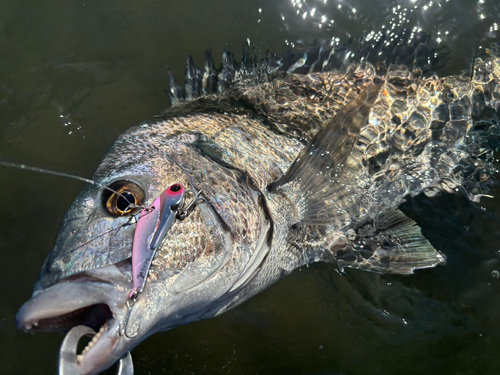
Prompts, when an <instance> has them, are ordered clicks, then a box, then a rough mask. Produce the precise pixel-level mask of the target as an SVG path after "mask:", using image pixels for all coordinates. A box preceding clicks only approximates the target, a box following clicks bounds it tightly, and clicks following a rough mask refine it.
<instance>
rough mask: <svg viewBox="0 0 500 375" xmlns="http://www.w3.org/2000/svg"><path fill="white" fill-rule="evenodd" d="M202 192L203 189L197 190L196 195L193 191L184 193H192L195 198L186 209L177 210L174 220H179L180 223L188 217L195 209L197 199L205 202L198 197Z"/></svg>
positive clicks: (202, 198)
mask: <svg viewBox="0 0 500 375" xmlns="http://www.w3.org/2000/svg"><path fill="white" fill-rule="evenodd" d="M202 192H203V189H200V190H198V193H196V194H195V192H194V191H193V190H188V191H186V193H193V194H195V196H194V198H193V200H192V201H191V202H190V203H189V204H188V206H187V207H186V208H184V207H183V208H181V209H179V210H177V215H176V216H175V218H176V219H178V220H181V221H182V220H184V219H185V218H186V217H188V216H189V214H190V213H191V212H193V210H194V209H195V207H196V203H197V202H198V199H201V200H203V201H205V198H204V197H200V195H201V193H202Z"/></svg>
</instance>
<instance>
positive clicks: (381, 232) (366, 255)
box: [335, 210, 445, 274]
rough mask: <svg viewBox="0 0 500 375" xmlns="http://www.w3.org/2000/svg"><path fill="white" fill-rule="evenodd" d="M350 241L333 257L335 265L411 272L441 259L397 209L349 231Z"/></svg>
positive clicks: (417, 228) (410, 221)
mask: <svg viewBox="0 0 500 375" xmlns="http://www.w3.org/2000/svg"><path fill="white" fill-rule="evenodd" d="M351 236H352V237H354V236H355V238H352V239H351V244H350V246H348V247H347V248H345V249H342V250H340V251H338V252H337V253H336V254H335V256H336V258H337V263H338V264H339V267H340V268H341V269H343V268H344V267H350V268H359V269H362V270H366V271H372V272H377V273H393V274H411V273H413V271H414V270H416V269H421V268H429V267H434V266H436V265H438V264H440V263H444V261H445V259H444V257H443V255H441V254H440V253H439V252H438V251H436V250H435V249H434V248H433V247H432V245H431V244H430V242H429V241H428V240H427V239H426V238H425V237H424V236H423V235H422V233H421V231H420V227H419V226H418V225H417V223H415V221H413V220H412V219H410V218H409V217H407V216H406V215H405V214H404V213H402V212H401V211H400V210H390V211H387V212H384V213H383V214H382V215H380V216H379V217H377V218H376V219H375V220H374V221H373V222H370V223H366V224H365V225H363V226H360V227H358V228H357V229H356V230H355V233H354V232H353V233H352V234H351Z"/></svg>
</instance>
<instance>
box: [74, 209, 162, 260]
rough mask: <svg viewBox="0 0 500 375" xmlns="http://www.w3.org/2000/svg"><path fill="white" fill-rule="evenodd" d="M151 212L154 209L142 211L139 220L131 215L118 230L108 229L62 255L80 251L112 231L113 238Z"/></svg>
mask: <svg viewBox="0 0 500 375" xmlns="http://www.w3.org/2000/svg"><path fill="white" fill-rule="evenodd" d="M153 211H154V209H149V210H148V209H144V210H142V211H141V213H140V214H139V218H136V217H135V215H133V216H131V217H129V219H128V221H127V222H126V223H123V224H122V225H120V226H119V227H118V228H113V229H110V230H108V231H106V232H104V233H101V234H100V235H98V236H95V237H93V238H91V239H90V240H88V241H87V242H85V243H83V244H81V245H80V246H77V247H75V248H73V249H71V250H69V251H68V252H66V253H64V254H65V255H66V254H70V253H72V252H74V251H76V250H78V249H80V248H82V247H84V246H85V245H88V244H89V243H91V242H92V241H95V240H96V239H98V238H100V237H102V236H105V235H106V234H109V233H111V232H113V231H116V233H115V234H113V236H116V235H117V234H118V232H119V231H120V229H122V228H124V227H127V226H129V225H134V224H137V221H138V220H139V219H140V218H142V217H144V216H147V215H149V214H151V213H152V212H153ZM134 219H135V223H133V222H132V220H134Z"/></svg>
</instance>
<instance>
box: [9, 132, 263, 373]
mask: <svg viewBox="0 0 500 375" xmlns="http://www.w3.org/2000/svg"><path fill="white" fill-rule="evenodd" d="M138 129H139V130H140V129H141V128H140V127H139V128H138ZM145 138H148V139H147V140H146V139H144V140H143V141H142V142H141V137H138V136H137V135H135V134H134V132H130V131H129V132H128V133H125V134H124V135H122V136H121V137H120V138H119V139H118V140H117V142H116V143H115V145H114V146H113V147H112V148H111V150H110V152H109V153H108V154H107V155H106V157H105V158H104V159H103V161H102V163H101V164H100V166H99V167H98V169H97V171H96V173H95V174H94V176H93V180H94V181H95V182H96V184H90V185H88V186H87V187H86V188H85V189H84V190H83V191H82V192H81V193H80V195H79V196H78V197H77V198H76V199H75V201H74V203H73V204H72V206H71V207H70V208H69V210H68V212H67V213H66V215H65V216H64V218H63V220H62V224H61V227H60V230H59V233H58V236H57V239H56V242H55V245H54V248H53V250H52V252H51V253H50V254H49V256H48V257H47V259H46V261H45V263H44V265H43V267H42V270H41V272H40V275H39V279H38V281H37V283H36V285H35V288H34V293H33V296H32V298H31V299H30V300H29V301H27V302H26V303H25V304H24V305H23V306H22V307H21V309H20V310H19V312H18V314H17V317H16V322H17V325H18V327H19V328H20V329H23V330H25V331H30V332H36V331H54V330H56V331H57V330H62V331H64V330H68V329H70V328H72V327H74V326H76V325H81V324H84V325H87V326H90V327H92V328H93V329H94V330H96V331H98V334H97V335H96V336H95V337H94V338H93V340H92V342H91V343H90V344H89V346H87V348H85V349H84V351H83V352H82V354H81V355H80V356H79V357H78V366H79V370H80V373H81V374H96V373H99V372H101V371H103V370H104V369H106V368H108V367H110V366H111V365H112V364H113V363H115V362H116V361H117V360H118V359H119V358H120V357H121V356H123V355H124V354H125V353H127V351H129V350H131V349H132V348H134V347H135V346H136V345H137V344H139V343H140V342H141V341H142V340H144V339H145V338H147V337H148V336H150V335H151V334H153V333H155V332H157V331H160V330H167V329H171V328H173V327H175V326H178V325H182V324H185V323H189V322H192V321H196V320H200V319H203V318H207V317H212V316H214V315H216V314H217V312H218V311H220V310H221V309H222V308H224V307H225V306H227V305H228V304H229V303H230V302H231V301H232V300H233V299H234V298H235V296H236V295H237V293H239V291H240V290H241V286H242V285H243V284H244V283H242V281H241V277H242V275H247V276H248V275H249V274H251V272H250V273H249V272H248V270H247V269H246V268H245V264H248V262H250V260H251V259H254V260H255V257H254V258H252V257H251V256H250V255H249V251H250V250H249V249H251V247H252V246H251V245H252V243H254V241H255V239H256V238H257V237H259V236H256V235H255V233H254V232H256V231H257V232H259V231H260V227H259V226H258V225H256V224H259V223H260V221H261V218H262V213H261V212H260V211H261V210H260V208H259V204H258V200H257V198H256V197H255V194H254V193H252V192H251V189H250V188H249V187H248V186H247V185H245V184H238V181H239V180H238V178H236V177H235V178H234V179H232V180H231V179H229V177H228V176H230V177H231V176H233V177H234V173H235V172H234V171H231V170H226V169H225V168H224V167H221V166H219V165H218V164H217V163H215V162H213V161H211V160H210V159H209V158H206V157H204V156H202V155H200V153H199V152H198V151H197V150H195V149H194V148H193V147H192V146H191V145H189V144H187V143H186V142H185V140H184V141H179V140H175V141H173V140H172V139H171V138H169V137H166V138H165V139H163V138H162V139H155V138H154V137H153V136H150V137H145ZM169 142H170V143H169ZM154 145H156V147H153V146H154ZM214 175H216V176H218V177H217V178H218V179H221V180H222V183H221V182H220V180H218V179H217V178H216V179H214V178H213V176H214ZM231 178H232V177H231ZM228 181H229V182H231V181H232V182H234V185H231V183H228ZM174 183H176V184H181V185H183V187H184V188H185V189H186V191H188V190H193V191H200V190H201V189H203V190H202V193H203V196H204V197H205V199H204V200H203V201H201V202H199V203H198V204H197V205H196V207H195V209H194V210H193V211H192V212H191V213H190V214H189V215H188V216H187V217H186V218H185V219H184V220H182V221H181V220H176V221H175V222H174V224H173V225H172V226H171V228H170V229H169V231H168V233H167V235H166V237H165V239H164V240H163V241H162V242H161V244H160V246H159V247H158V249H157V250H156V253H155V256H154V259H153V261H152V264H151V268H150V270H149V272H148V274H147V280H146V283H145V285H144V289H143V290H142V293H140V294H139V295H138V296H137V297H135V298H133V299H131V298H130V292H131V290H132V289H133V281H132V280H133V277H132V260H131V257H132V249H133V244H134V234H135V229H136V226H137V219H138V217H139V215H140V214H141V212H142V211H141V209H140V208H139V207H140V206H143V207H149V206H150V205H151V204H152V203H153V202H154V201H155V199H157V198H158V197H159V196H160V195H161V194H162V192H164V191H165V189H167V188H168V187H169V186H171V185H172V184H174ZM104 187H109V189H111V190H109V189H106V188H104ZM235 192H236V193H235ZM117 193H119V194H117ZM235 194H236V195H235ZM129 203H133V205H129ZM234 204H237V205H238V209H239V211H238V212H236V211H235V210H234V207H235V206H234ZM249 218H250V219H251V220H256V222H255V223H254V222H252V221H251V220H248V219H249ZM238 220H239V221H238ZM245 220H247V221H245ZM243 223H246V226H247V227H248V228H243V227H242V225H243ZM259 233H260V232H259ZM260 237H262V235H260ZM261 242H262V241H261ZM257 264H258V263H257ZM247 276H245V277H247ZM247 279H248V277H247ZM245 280H246V279H245Z"/></svg>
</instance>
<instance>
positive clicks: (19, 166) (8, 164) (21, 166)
mask: <svg viewBox="0 0 500 375" xmlns="http://www.w3.org/2000/svg"><path fill="white" fill-rule="evenodd" d="M0 165H1V166H4V167H10V168H17V169H24V170H27V171H31V172H37V173H45V174H51V175H54V176H59V177H67V178H72V179H75V180H79V181H83V182H87V183H89V184H92V185H95V186H98V187H100V188H103V189H106V190H109V191H111V192H112V193H115V194H117V195H119V196H120V197H122V198H123V199H125V200H126V201H127V203H128V204H129V205H128V207H127V208H129V207H132V208H142V209H144V206H137V205H136V204H135V203H132V202H130V201H129V200H128V199H127V197H126V196H124V195H123V194H121V193H119V192H117V191H115V190H113V189H111V188H110V187H108V186H104V185H102V184H100V183H98V182H96V181H94V180H90V179H88V178H85V177H80V176H75V175H73V174H69V173H64V172H56V171H51V170H49V169H45V168H38V167H32V166H29V165H26V164H18V163H11V162H8V161H3V160H0Z"/></svg>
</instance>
